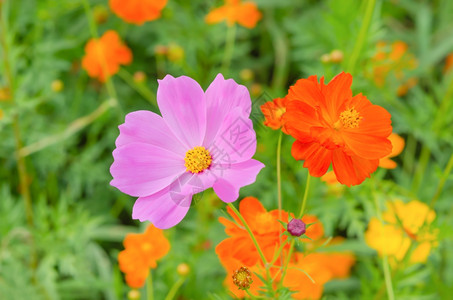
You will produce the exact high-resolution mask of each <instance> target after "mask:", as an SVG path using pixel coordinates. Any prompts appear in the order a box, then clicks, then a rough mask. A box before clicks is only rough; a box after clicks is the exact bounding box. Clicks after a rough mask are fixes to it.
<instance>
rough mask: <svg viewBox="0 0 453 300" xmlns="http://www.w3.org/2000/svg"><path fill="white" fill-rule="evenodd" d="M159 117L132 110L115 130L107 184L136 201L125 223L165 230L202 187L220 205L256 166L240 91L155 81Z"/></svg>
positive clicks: (246, 101) (230, 86)
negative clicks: (149, 224) (129, 220)
mask: <svg viewBox="0 0 453 300" xmlns="http://www.w3.org/2000/svg"><path fill="white" fill-rule="evenodd" d="M157 103H158V105H159V108H160V111H161V113H162V117H161V116H160V115H158V114H155V113H153V112H150V111H136V112H132V113H130V114H128V115H127V116H126V121H125V123H124V124H122V125H120V126H119V129H120V135H119V136H118V138H117V140H116V147H117V148H116V149H115V150H114V151H113V157H114V162H113V164H112V166H111V167H110V173H111V174H112V176H113V180H112V181H111V183H110V184H111V185H113V186H114V187H116V188H118V189H119V190H120V191H122V192H123V193H126V194H129V195H131V196H134V197H138V199H137V201H136V202H135V204H134V208H133V211H132V217H133V218H134V219H139V220H140V221H145V220H148V221H151V222H152V223H153V224H154V225H155V226H156V227H158V228H161V229H166V228H169V227H172V226H174V225H176V224H178V223H179V222H180V221H181V220H182V219H183V218H184V216H185V215H186V214H187V211H188V210H189V207H190V204H191V202H192V195H194V194H197V193H199V192H202V191H204V190H206V189H208V188H210V187H212V188H213V189H214V192H215V193H216V194H217V196H219V198H220V199H221V200H223V201H224V202H233V201H235V200H236V199H237V198H238V197H239V189H240V188H241V187H243V186H245V185H249V184H251V183H253V182H254V181H255V179H256V176H257V175H258V173H259V171H260V170H261V169H262V168H263V167H264V165H263V164H262V163H261V162H259V161H256V160H254V159H252V156H253V155H254V154H255V151H256V135H255V131H254V130H253V124H252V121H251V120H250V118H249V115H250V111H251V100H250V95H249V92H248V90H247V88H246V87H244V86H242V85H238V84H237V83H236V82H235V81H234V80H232V79H228V80H225V79H224V78H223V76H222V75H221V74H219V75H217V77H216V78H215V79H214V81H213V82H212V83H211V85H210V86H209V87H208V89H207V90H206V92H204V91H203V89H202V88H201V87H200V85H199V84H198V83H197V82H196V81H195V80H193V79H191V78H189V77H186V76H181V77H177V78H174V77H172V76H170V75H167V76H165V78H164V79H162V80H159V87H158V89H157Z"/></svg>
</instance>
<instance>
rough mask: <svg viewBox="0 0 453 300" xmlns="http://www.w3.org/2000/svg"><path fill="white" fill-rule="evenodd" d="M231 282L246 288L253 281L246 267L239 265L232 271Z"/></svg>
mask: <svg viewBox="0 0 453 300" xmlns="http://www.w3.org/2000/svg"><path fill="white" fill-rule="evenodd" d="M233 283H234V284H235V285H236V286H237V287H238V288H239V289H240V290H246V289H248V288H250V284H252V283H253V280H252V272H250V270H249V269H247V268H246V267H240V268H239V269H237V270H236V271H234V272H233Z"/></svg>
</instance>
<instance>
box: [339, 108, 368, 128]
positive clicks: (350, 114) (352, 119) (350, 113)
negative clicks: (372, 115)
mask: <svg viewBox="0 0 453 300" xmlns="http://www.w3.org/2000/svg"><path fill="white" fill-rule="evenodd" d="M362 119H363V117H362V116H361V115H360V113H359V112H358V111H357V110H355V108H354V107H351V108H348V109H346V110H345V111H343V112H342V113H341V114H340V120H341V123H342V124H343V127H344V128H357V127H359V123H360V121H361V120H362Z"/></svg>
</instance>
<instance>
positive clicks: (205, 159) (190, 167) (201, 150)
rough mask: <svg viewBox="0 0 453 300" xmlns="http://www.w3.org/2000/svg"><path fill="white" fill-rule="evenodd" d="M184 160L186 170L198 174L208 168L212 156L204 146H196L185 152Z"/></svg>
mask: <svg viewBox="0 0 453 300" xmlns="http://www.w3.org/2000/svg"><path fill="white" fill-rule="evenodd" d="M184 162H185V163H184V166H185V167H186V171H187V172H191V173H194V174H198V173H200V172H203V171H204V170H206V169H207V168H209V166H210V165H211V163H212V156H211V154H210V153H209V151H208V150H207V149H206V148H205V147H203V146H197V147H194V148H193V149H190V150H189V151H187V152H186V156H185V157H184Z"/></svg>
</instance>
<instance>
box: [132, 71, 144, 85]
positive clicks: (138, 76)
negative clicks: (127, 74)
mask: <svg viewBox="0 0 453 300" xmlns="http://www.w3.org/2000/svg"><path fill="white" fill-rule="evenodd" d="M145 79H146V74H145V72H143V71H137V72H135V73H134V81H135V82H136V83H142V82H144V81H145Z"/></svg>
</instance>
